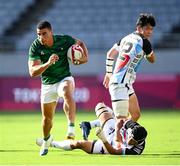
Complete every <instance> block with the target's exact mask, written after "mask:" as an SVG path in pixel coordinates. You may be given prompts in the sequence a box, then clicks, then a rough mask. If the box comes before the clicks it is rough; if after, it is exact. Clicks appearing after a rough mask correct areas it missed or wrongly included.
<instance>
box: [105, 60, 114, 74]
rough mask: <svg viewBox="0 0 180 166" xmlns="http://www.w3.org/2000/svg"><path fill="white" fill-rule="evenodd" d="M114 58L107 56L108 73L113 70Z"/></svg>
mask: <svg viewBox="0 0 180 166" xmlns="http://www.w3.org/2000/svg"><path fill="white" fill-rule="evenodd" d="M113 65H114V59H111V58H109V57H107V59H106V73H112V72H113Z"/></svg>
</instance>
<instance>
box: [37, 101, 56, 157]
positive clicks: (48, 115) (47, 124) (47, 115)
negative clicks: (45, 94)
mask: <svg viewBox="0 0 180 166" xmlns="http://www.w3.org/2000/svg"><path fill="white" fill-rule="evenodd" d="M56 105H57V103H56V102H52V103H41V110H42V127H43V136H44V139H43V144H42V146H41V150H40V155H41V156H43V155H46V154H47V153H48V148H49V145H50V143H51V141H52V137H51V135H50V131H51V128H52V125H53V122H52V121H53V117H54V112H55V108H56Z"/></svg>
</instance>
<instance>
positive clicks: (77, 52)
mask: <svg viewBox="0 0 180 166" xmlns="http://www.w3.org/2000/svg"><path fill="white" fill-rule="evenodd" d="M82 52H83V49H82V48H81V46H79V45H77V44H74V45H72V46H71V47H69V49H68V52H67V57H68V60H69V61H70V62H71V63H73V64H76V65H77V64H78V63H79V61H78V60H79V59H81V58H82Z"/></svg>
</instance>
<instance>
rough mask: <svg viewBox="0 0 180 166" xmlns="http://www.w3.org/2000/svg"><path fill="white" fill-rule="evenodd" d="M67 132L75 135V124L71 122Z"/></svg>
mask: <svg viewBox="0 0 180 166" xmlns="http://www.w3.org/2000/svg"><path fill="white" fill-rule="evenodd" d="M67 133H68V134H69V133H72V134H74V135H75V127H74V124H73V125H72V124H69V125H68V131H67Z"/></svg>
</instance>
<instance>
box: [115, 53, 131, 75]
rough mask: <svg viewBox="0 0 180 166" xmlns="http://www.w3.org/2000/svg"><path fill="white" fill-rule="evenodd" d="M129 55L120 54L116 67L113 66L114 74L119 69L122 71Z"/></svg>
mask: <svg viewBox="0 0 180 166" xmlns="http://www.w3.org/2000/svg"><path fill="white" fill-rule="evenodd" d="M129 59H130V57H129V55H127V54H122V55H121V57H118V58H117V62H116V66H115V69H114V71H115V73H117V72H118V71H119V70H120V69H122V68H123V67H124V66H125V65H126V64H127V63H128V62H129Z"/></svg>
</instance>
